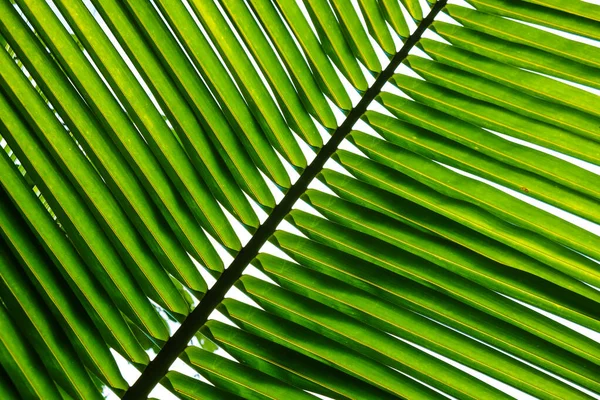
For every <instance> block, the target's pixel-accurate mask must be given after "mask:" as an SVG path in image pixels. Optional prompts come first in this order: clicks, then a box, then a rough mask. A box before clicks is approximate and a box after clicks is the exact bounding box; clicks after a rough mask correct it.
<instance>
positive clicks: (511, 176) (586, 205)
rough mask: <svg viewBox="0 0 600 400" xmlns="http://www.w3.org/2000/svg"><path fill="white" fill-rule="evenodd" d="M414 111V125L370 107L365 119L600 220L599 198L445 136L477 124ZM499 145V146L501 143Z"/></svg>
mask: <svg viewBox="0 0 600 400" xmlns="http://www.w3.org/2000/svg"><path fill="white" fill-rule="evenodd" d="M406 111H407V112H410V109H409V107H407V110H406ZM414 115H415V114H412V113H411V114H410V115H409V116H407V117H405V118H406V119H408V120H411V122H412V123H413V124H414V125H413V124H409V123H407V122H405V121H404V120H397V119H394V118H389V117H386V116H383V115H381V114H378V113H374V112H370V111H368V112H367V113H365V115H364V116H363V119H364V120H365V121H367V122H368V123H369V124H370V125H371V126H372V127H373V128H374V129H375V130H376V131H377V132H378V133H379V134H381V135H382V136H383V137H385V138H386V139H387V140H388V141H389V142H391V143H394V144H396V145H398V146H401V147H404V148H406V149H407V150H410V151H413V152H415V153H417V154H420V155H422V156H423V157H426V158H431V159H433V160H436V161H438V162H441V163H444V164H446V165H450V166H453V167H456V168H459V169H461V170H464V171H467V172H470V173H473V174H476V175H479V176H481V177H484V178H486V179H489V180H490V181H493V182H496V183H499V184H502V185H504V186H506V187H509V188H511V189H513V190H515V191H517V192H520V193H524V194H527V195H528V196H532V197H534V198H537V199H540V200H542V201H544V202H546V203H550V204H553V205H556V206H557V207H561V208H563V209H565V210H568V211H570V212H572V213H574V214H576V215H581V216H583V217H585V218H588V219H590V220H592V221H597V220H599V219H598V217H599V216H600V210H598V207H599V204H598V201H597V200H596V199H594V198H590V197H589V196H585V195H582V194H581V193H577V192H576V191H575V190H573V189H570V188H566V187H564V186H562V185H557V184H556V183H555V182H552V181H551V180H549V179H546V178H543V177H541V176H539V175H536V174H534V173H531V172H529V171H526V170H523V169H521V168H518V167H516V166H513V165H510V164H508V163H504V162H502V161H501V160H498V159H495V158H493V157H490V156H487V155H486V154H483V152H480V151H477V149H476V148H477V147H478V146H477V145H475V146H465V145H463V144H461V143H458V142H457V141H454V140H450V138H452V136H451V135H449V136H450V138H446V137H444V136H446V135H444V133H445V132H447V131H451V132H462V133H463V134H464V132H465V131H468V130H469V128H471V130H472V131H474V132H475V131H476V129H473V128H474V127H472V126H469V125H461V124H460V123H456V124H452V123H451V122H452V120H450V121H447V122H446V123H445V124H437V125H429V124H427V123H422V120H416V117H414ZM440 115H442V114H440ZM413 118H415V120H413ZM456 122H458V121H456ZM416 125H420V126H426V127H427V128H429V129H428V130H427V129H422V128H420V127H418V126H416ZM461 126H464V127H465V128H466V129H461ZM438 132H441V133H442V135H439V134H437V133H438ZM486 135H487V136H488V137H489V138H491V139H492V140H493V139H494V136H492V135H489V134H486V133H483V135H479V137H481V138H482V142H484V143H485V140H486V139H487V138H486V137H485V136H486ZM500 143H502V142H500ZM502 144H504V143H502ZM486 146H487V145H486ZM494 147H495V146H494ZM495 148H496V149H497V148H498V147H495Z"/></svg>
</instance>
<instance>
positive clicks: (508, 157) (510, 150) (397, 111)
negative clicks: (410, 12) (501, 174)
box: [379, 93, 600, 219]
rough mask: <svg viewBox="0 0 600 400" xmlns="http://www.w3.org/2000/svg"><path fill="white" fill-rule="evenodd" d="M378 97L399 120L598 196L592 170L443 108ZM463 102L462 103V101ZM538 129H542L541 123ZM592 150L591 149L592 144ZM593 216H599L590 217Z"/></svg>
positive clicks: (599, 178) (598, 192) (389, 96)
mask: <svg viewBox="0 0 600 400" xmlns="http://www.w3.org/2000/svg"><path fill="white" fill-rule="evenodd" d="M379 101H380V102H381V103H382V104H383V105H385V106H386V107H387V109H388V110H389V111H390V112H391V113H392V114H394V115H395V116H396V117H398V118H399V119H401V120H404V121H407V122H409V123H411V124H413V125H416V126H419V127H421V128H425V129H427V130H430V131H432V132H435V133H436V134H439V135H441V136H444V137H446V138H448V139H451V140H453V141H455V142H458V143H460V144H462V145H464V146H466V147H470V148H471V149H473V150H476V151H478V152H479V153H482V154H484V155H487V156H490V157H492V158H495V159H496V160H498V161H501V162H503V163H506V164H509V165H512V166H515V167H517V168H520V169H523V170H525V171H529V172H532V173H534V174H537V175H539V176H542V177H544V178H546V179H548V180H550V181H554V182H556V183H559V184H562V185H564V186H566V187H568V188H571V189H573V190H576V191H578V192H580V193H583V194H586V195H588V196H590V197H593V198H596V199H600V185H596V184H595V182H600V177H598V175H596V174H594V173H593V172H590V171H587V170H584V169H583V168H580V167H578V166H575V165H573V164H571V163H569V162H567V161H563V160H561V159H559V158H556V157H554V156H551V155H549V154H545V153H543V152H541V151H538V150H535V149H530V148H528V147H525V146H521V145H519V144H515V143H512V142H510V141H508V140H506V139H504V138H501V137H498V136H496V135H494V134H492V133H490V132H486V131H485V130H483V129H481V128H479V127H477V126H474V125H473V124H470V123H468V122H465V121H463V120H461V119H459V118H456V117H453V116H451V115H449V114H447V113H445V112H440V111H437V110H434V109H432V108H431V107H428V106H425V105H422V104H419V103H417V102H414V101H410V100H407V99H404V98H401V97H399V96H394V95H391V94H389V93H383V94H382V95H381V96H380V97H379ZM463 106H465V104H464V103H463ZM449 107H451V106H449ZM472 107H473V108H474V109H477V104H476V103H475V101H473V105H472ZM431 117H433V118H431ZM540 130H542V131H543V127H541V128H540ZM591 143H594V142H591ZM594 144H595V143H594ZM591 153H592V154H593V153H594V149H593V148H592V151H591ZM572 204H573V203H572ZM573 206H574V205H573ZM573 206H572V207H573ZM574 207H577V206H574ZM577 209H578V211H579V212H586V211H583V210H581V209H580V208H579V207H577ZM592 212H593V211H592ZM587 215H589V213H588V212H586V216H587ZM592 215H594V213H593V214H592ZM595 218H598V217H594V218H593V219H595Z"/></svg>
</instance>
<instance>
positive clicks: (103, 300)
mask: <svg viewBox="0 0 600 400" xmlns="http://www.w3.org/2000/svg"><path fill="white" fill-rule="evenodd" d="M0 99H1V97H0ZM0 153H2V154H0V171H2V173H1V174H0V183H1V184H2V186H3V187H4V188H5V190H6V194H7V195H8V196H10V197H11V198H12V200H13V202H14V203H15V205H16V207H17V208H18V209H19V211H20V213H21V214H22V215H23V217H24V219H25V220H26V221H27V223H28V225H29V226H30V227H31V228H32V230H33V231H34V234H35V235H36V236H37V237H38V238H39V240H40V242H41V243H42V245H43V246H44V248H45V250H46V252H47V253H48V255H49V256H50V257H51V258H52V260H53V261H54V264H55V265H56V266H57V267H58V268H59V270H60V272H61V275H62V276H63V277H64V278H65V279H66V280H68V282H70V286H71V287H72V288H74V291H75V293H76V294H77V295H78V298H79V301H80V302H81V303H82V305H83V306H84V307H85V308H86V309H87V310H88V314H89V315H90V316H91V317H92V319H93V320H94V323H95V325H96V326H97V327H98V329H100V331H101V332H102V333H103V335H104V338H105V340H107V341H108V342H109V343H110V344H111V346H113V347H114V348H116V349H117V350H118V351H119V352H121V353H122V354H123V355H124V356H125V357H127V358H128V359H129V360H131V361H133V362H137V363H144V362H148V356H147V355H146V353H144V352H143V350H142V348H141V346H140V345H139V343H138V342H137V340H136V339H135V337H134V336H133V334H132V332H131V331H130V330H129V328H128V327H127V324H126V323H125V321H124V319H123V316H122V315H121V314H120V313H119V310H118V309H117V307H115V305H114V303H113V299H112V298H111V297H109V295H108V294H107V292H106V291H105V290H104V289H103V286H102V285H100V284H99V283H98V281H97V280H96V279H95V278H94V276H93V275H92V274H91V273H90V271H89V269H88V266H86V264H85V263H84V260H82V258H81V257H80V255H79V254H78V253H77V251H76V250H75V248H74V247H73V245H72V244H71V243H70V242H69V241H68V239H67V237H66V236H65V235H64V232H63V231H61V230H60V229H59V228H58V226H57V225H56V224H55V222H54V221H52V218H51V217H50V215H49V214H48V212H47V211H46V209H44V207H43V206H42V204H40V202H39V201H38V199H36V197H35V195H34V193H33V192H32V191H31V190H30V188H28V187H27V186H26V184H25V182H24V180H23V178H22V177H21V176H20V174H19V172H18V171H17V170H16V168H14V166H13V165H11V164H12V163H11V162H10V161H9V159H8V156H6V155H5V153H4V151H2V152H0ZM92 266H94V264H92ZM75 288H76V289H75ZM113 293H114V292H113Z"/></svg>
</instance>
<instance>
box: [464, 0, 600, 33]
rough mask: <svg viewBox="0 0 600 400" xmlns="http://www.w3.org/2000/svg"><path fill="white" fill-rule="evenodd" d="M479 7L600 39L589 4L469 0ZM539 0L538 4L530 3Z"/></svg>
mask: <svg viewBox="0 0 600 400" xmlns="http://www.w3.org/2000/svg"><path fill="white" fill-rule="evenodd" d="M469 2H470V3H472V4H473V5H474V6H475V7H477V9H478V10H481V11H483V12H486V13H489V14H496V15H501V16H504V17H509V18H515V19H519V20H521V21H527V22H531V23H534V24H538V25H542V26H548V27H551V28H554V29H558V30H561V31H565V32H571V33H574V34H577V35H581V36H587V37H589V38H592V39H596V40H598V39H600V27H599V26H598V22H600V12H598V9H597V7H594V6H593V5H592V4H586V3H585V2H582V3H581V4H579V3H578V2H566V1H561V0H559V1H556V0H553V1H535V0H534V1H528V0H527V1H526V2H519V3H515V2H510V1H506V0H469ZM531 3H538V4H539V5H535V4H531Z"/></svg>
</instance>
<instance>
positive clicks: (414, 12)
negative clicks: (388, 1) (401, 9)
mask: <svg viewBox="0 0 600 400" xmlns="http://www.w3.org/2000/svg"><path fill="white" fill-rule="evenodd" d="M400 1H401V2H402V4H404V6H405V7H406V9H407V10H408V13H409V14H410V16H411V17H413V19H414V20H415V21H417V22H418V21H421V20H422V19H423V17H424V15H423V10H422V9H421V4H420V3H419V0H400Z"/></svg>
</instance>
